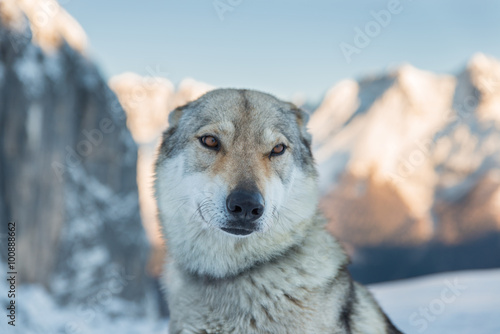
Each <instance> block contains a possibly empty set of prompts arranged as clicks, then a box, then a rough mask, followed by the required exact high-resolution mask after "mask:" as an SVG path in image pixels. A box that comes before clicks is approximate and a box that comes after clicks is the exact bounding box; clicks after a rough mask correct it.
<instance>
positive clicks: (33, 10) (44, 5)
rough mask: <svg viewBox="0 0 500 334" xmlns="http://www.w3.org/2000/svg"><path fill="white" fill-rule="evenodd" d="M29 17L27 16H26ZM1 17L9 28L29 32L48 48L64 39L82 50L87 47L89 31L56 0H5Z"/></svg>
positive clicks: (1, 8)
mask: <svg viewBox="0 0 500 334" xmlns="http://www.w3.org/2000/svg"><path fill="white" fill-rule="evenodd" d="M26 18H27V20H26ZM0 20H1V21H2V22H3V24H5V25H7V26H8V27H9V28H10V29H13V30H16V31H18V32H20V33H21V34H23V35H24V34H28V33H27V31H28V30H27V29H25V28H26V25H27V24H29V25H30V28H31V29H30V30H31V33H29V35H30V36H26V37H29V38H31V39H32V41H33V42H35V43H36V44H38V45H39V46H40V47H42V48H43V49H44V50H45V51H51V50H55V49H57V48H58V47H59V46H60V45H61V44H62V42H63V41H66V42H67V43H68V44H69V46H70V47H71V48H73V49H75V50H77V51H79V52H82V53H83V52H85V50H86V49H87V44H88V42H87V35H86V34H85V32H84V30H83V29H82V27H81V26H80V24H79V23H78V22H77V21H76V20H75V19H74V18H73V17H72V16H71V15H69V14H68V13H67V12H66V11H65V10H64V9H63V8H62V7H61V6H60V5H59V3H58V2H57V1H55V0H2V1H0Z"/></svg>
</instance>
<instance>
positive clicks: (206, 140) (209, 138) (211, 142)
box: [200, 136, 219, 150]
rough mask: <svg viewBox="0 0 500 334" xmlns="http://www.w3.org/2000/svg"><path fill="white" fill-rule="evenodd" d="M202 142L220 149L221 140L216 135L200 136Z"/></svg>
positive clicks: (204, 144)
mask: <svg viewBox="0 0 500 334" xmlns="http://www.w3.org/2000/svg"><path fill="white" fill-rule="evenodd" d="M200 143H201V144H202V145H203V146H205V147H206V148H209V149H211V150H218V149H219V141H218V140H217V138H215V137H214V136H203V137H200Z"/></svg>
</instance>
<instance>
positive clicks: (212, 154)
mask: <svg viewBox="0 0 500 334" xmlns="http://www.w3.org/2000/svg"><path fill="white" fill-rule="evenodd" d="M169 123H170V127H169V128H168V129H167V131H166V132H165V133H164V135H163V141H162V144H161V147H160V150H159V155H158V159H157V162H156V182H155V190H156V196H157V202H158V209H159V217H160V220H161V223H162V228H163V230H164V233H165V236H166V238H167V244H168V249H169V252H170V254H171V256H172V257H173V259H174V260H175V262H176V263H177V264H178V265H180V266H181V267H183V268H184V269H186V270H188V271H190V272H193V273H197V274H200V275H209V276H212V277H225V276H228V275H235V274H237V273H239V272H241V271H243V270H245V269H246V268H248V267H251V266H253V265H255V264H256V263H258V262H263V261H266V260H269V259H272V258H273V257H275V256H278V255H279V254H281V253H283V252H284V251H286V250H287V249H289V248H290V247H293V246H294V245H295V244H297V243H298V242H300V241H301V240H302V238H303V237H304V234H305V231H306V230H307V228H308V226H309V225H310V224H311V218H312V217H313V216H314V214H315V212H316V206H317V191H316V170H315V166H314V162H313V158H312V155H311V149H310V142H311V139H310V135H309V134H308V133H307V131H306V123H307V114H306V113H305V112H303V111H302V110H300V109H298V108H297V107H295V106H294V105H292V104H290V103H287V102H283V101H280V100H278V99H276V98H275V97H273V96H271V95H268V94H264V93H260V92H256V91H250V90H236V89H219V90H214V91H211V92H209V93H207V94H205V95H204V96H202V97H201V98H199V99H198V100H196V101H194V102H191V103H189V104H187V105H186V106H183V107H180V108H178V109H176V110H174V111H173V112H172V113H171V114H170V117H169Z"/></svg>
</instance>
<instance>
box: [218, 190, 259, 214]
mask: <svg viewBox="0 0 500 334" xmlns="http://www.w3.org/2000/svg"><path fill="white" fill-rule="evenodd" d="M226 207H227V211H228V212H229V213H230V214H231V215H232V216H233V217H234V218H237V219H243V220H246V221H253V220H256V219H257V218H259V217H260V216H262V213H264V199H263V198H262V195H261V194H260V193H258V192H250V191H246V190H235V191H233V192H232V193H231V194H229V196H228V197H227V200H226Z"/></svg>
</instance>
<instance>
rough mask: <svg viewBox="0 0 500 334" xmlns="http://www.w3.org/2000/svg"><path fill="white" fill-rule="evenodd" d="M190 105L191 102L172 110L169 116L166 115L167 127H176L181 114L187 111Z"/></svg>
mask: <svg viewBox="0 0 500 334" xmlns="http://www.w3.org/2000/svg"><path fill="white" fill-rule="evenodd" d="M190 104H191V102H190V103H187V104H185V105H183V106H180V107H177V108H175V109H174V110H172V111H171V112H170V114H168V125H169V126H172V127H175V126H177V124H179V121H180V119H181V117H182V114H183V113H184V110H185V109H187V108H188V107H189V105H190Z"/></svg>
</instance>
